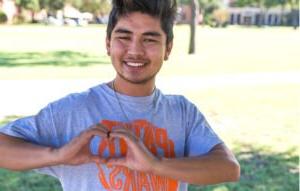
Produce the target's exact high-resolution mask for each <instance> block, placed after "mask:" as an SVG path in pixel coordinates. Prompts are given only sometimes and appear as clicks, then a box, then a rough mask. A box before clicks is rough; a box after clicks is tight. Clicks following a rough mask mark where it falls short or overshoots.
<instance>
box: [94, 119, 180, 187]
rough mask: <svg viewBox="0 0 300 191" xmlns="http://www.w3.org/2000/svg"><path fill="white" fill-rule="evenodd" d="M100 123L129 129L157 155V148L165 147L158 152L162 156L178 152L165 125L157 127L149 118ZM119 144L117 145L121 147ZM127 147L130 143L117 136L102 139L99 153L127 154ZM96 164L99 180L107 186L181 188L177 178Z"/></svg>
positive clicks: (110, 126) (110, 128) (113, 155)
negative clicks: (110, 138)
mask: <svg viewBox="0 0 300 191" xmlns="http://www.w3.org/2000/svg"><path fill="white" fill-rule="evenodd" d="M101 123H102V124H103V125H105V126H106V127H107V128H108V129H109V130H112V129H113V128H118V127H123V128H127V129H130V130H131V131H132V132H133V133H134V134H135V135H136V136H137V137H138V138H140V139H141V140H142V141H143V142H144V144H145V146H146V147H147V148H148V149H149V150H150V151H151V152H152V153H153V154H154V155H156V156H158V151H163V153H159V154H160V156H164V157H167V158H173V157H175V156H176V155H175V149H174V142H173V141H172V140H170V139H169V138H168V133H167V131H166V130H165V129H163V128H158V127H155V126H154V125H152V124H151V123H149V122H148V121H146V120H136V121H134V122H132V123H130V124H125V123H122V122H116V121H109V120H103V121H102V122H101ZM116 146H118V149H117V148H116ZM106 149H108V150H106ZM127 149H128V147H127V144H126V142H125V141H124V140H123V139H115V140H114V141H108V140H106V139H102V141H101V142H100V143H99V147H98V154H99V156H103V155H104V152H105V151H108V152H109V156H108V157H117V156H125V155H126V152H127ZM158 149H161V150H158ZM97 167H98V169H99V173H98V177H99V180H100V182H101V184H102V185H103V187H104V188H105V189H106V190H124V191H139V190H146V191H176V190H177V188H178V181H176V180H172V179H169V178H166V177H159V176H155V175H152V174H145V173H141V172H137V171H132V170H130V169H128V168H126V167H120V166H115V167H113V169H111V170H109V168H107V171H106V172H105V171H104V170H103V168H102V167H103V166H101V165H97ZM107 179H108V180H109V181H107Z"/></svg>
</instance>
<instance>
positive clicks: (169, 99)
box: [162, 94, 193, 107]
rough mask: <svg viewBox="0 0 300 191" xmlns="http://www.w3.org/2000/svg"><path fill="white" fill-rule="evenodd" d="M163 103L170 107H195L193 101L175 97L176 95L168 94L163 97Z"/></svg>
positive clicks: (183, 97) (180, 96)
mask: <svg viewBox="0 0 300 191" xmlns="http://www.w3.org/2000/svg"><path fill="white" fill-rule="evenodd" d="M162 102H165V103H168V104H170V105H173V106H174V105H177V106H185V107H188V106H190V105H193V103H192V102H191V101H189V100H188V99H187V98H186V97H185V96H183V95H174V94H166V95H163V96H162Z"/></svg>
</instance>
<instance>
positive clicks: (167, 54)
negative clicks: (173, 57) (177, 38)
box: [164, 41, 173, 60]
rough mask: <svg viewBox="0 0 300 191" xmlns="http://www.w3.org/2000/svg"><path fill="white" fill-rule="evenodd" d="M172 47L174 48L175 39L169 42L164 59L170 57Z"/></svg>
mask: <svg viewBox="0 0 300 191" xmlns="http://www.w3.org/2000/svg"><path fill="white" fill-rule="evenodd" d="M172 48H173V41H171V42H169V43H168V44H167V47H166V52H165V57H164V60H168V59H169V55H170V54H171V51H172Z"/></svg>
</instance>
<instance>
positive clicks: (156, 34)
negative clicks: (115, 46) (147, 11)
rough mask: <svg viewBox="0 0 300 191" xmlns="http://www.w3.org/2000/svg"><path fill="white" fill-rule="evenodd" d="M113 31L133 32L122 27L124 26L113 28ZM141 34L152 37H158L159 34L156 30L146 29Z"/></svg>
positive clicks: (121, 32)
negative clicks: (146, 30)
mask: <svg viewBox="0 0 300 191" xmlns="http://www.w3.org/2000/svg"><path fill="white" fill-rule="evenodd" d="M115 33H120V34H133V32H131V31H130V30H127V29H124V28H118V29H116V30H115ZM143 36H153V37H160V36H161V34H160V33H159V32H156V31H148V32H144V33H143Z"/></svg>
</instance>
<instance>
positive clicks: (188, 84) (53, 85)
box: [0, 71, 300, 119]
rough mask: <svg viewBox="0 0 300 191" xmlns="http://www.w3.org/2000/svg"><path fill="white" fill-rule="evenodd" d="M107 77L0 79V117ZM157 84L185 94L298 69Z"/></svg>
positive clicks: (297, 78)
mask: <svg viewBox="0 0 300 191" xmlns="http://www.w3.org/2000/svg"><path fill="white" fill-rule="evenodd" d="M108 81H109V79H92V80H0V91H1V92H0V119H2V118H3V117H4V116H9V115H30V114H34V113H36V112H37V111H38V110H39V109H41V108H42V107H44V106H45V105H46V104H47V103H49V102H50V101H54V100H56V99H58V98H60V97H63V96H65V95H67V94H69V93H72V92H80V91H84V90H86V89H88V88H89V87H92V86H95V85H97V84H99V83H102V82H108ZM157 81H158V83H157V86H158V87H159V88H160V89H162V90H163V92H164V93H175V94H184V92H187V91H191V90H193V89H206V88H217V87H236V86H237V87H238V86H264V85H274V84H275V85H276V84H278V85H279V84H297V85H299V88H300V71H298V72H282V73H246V74H237V75H232V74H231V75H218V76H202V77H197V76H180V77H161V78H158V79H157Z"/></svg>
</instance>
